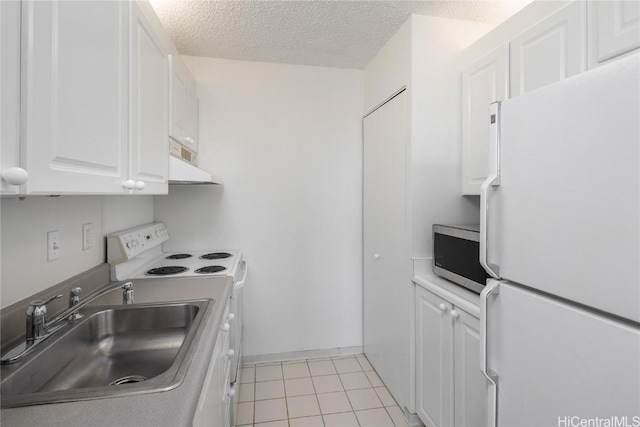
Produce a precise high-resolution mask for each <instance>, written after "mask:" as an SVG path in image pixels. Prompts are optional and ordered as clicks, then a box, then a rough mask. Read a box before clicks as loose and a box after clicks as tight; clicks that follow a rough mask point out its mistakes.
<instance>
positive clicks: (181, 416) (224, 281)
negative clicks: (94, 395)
mask: <svg viewBox="0 0 640 427" xmlns="http://www.w3.org/2000/svg"><path fill="white" fill-rule="evenodd" d="M132 282H133V289H134V292H135V302H136V303H146V302H168V301H183V300H193V299H204V298H210V299H213V300H215V304H214V306H213V309H212V310H209V311H208V313H207V314H206V317H205V318H203V319H202V321H203V322H204V323H205V328H206V329H205V334H204V335H203V336H202V338H201V339H200V340H199V342H196V343H194V344H195V345H196V346H197V347H196V351H195V353H194V356H193V359H192V360H191V363H190V364H189V368H188V369H187V373H186V375H185V378H184V381H183V382H182V384H180V385H179V386H178V387H176V388H175V389H173V390H169V391H164V392H154V393H147V394H139V395H134V396H121V397H111V398H106V399H94V400H84V401H78V402H68V403H55V404H47V405H36V406H29V407H23V408H9V409H2V410H1V411H0V421H1V423H2V424H3V425H6V426H23V425H24V426H35V425H40V426H67V427H68V426H105V427H107V426H108V427H112V426H136V427H140V426H153V427H161V426H167V427H174V426H187V425H191V423H192V421H193V416H194V414H195V411H196V406H197V404H198V399H199V398H200V391H201V389H202V385H203V383H204V380H205V376H206V372H207V368H208V367H209V362H210V360H211V355H212V354H213V348H214V346H215V342H216V337H217V332H218V331H219V330H220V325H221V323H222V316H223V314H224V308H225V305H226V303H227V301H228V299H229V297H230V296H231V289H232V286H233V280H232V279H231V278H226V277H220V278H207V279H204V278H183V279H179V280H171V279H145V280H133V281H132ZM121 302H122V294H121V293H120V292H112V293H110V294H107V295H105V296H104V297H102V298H99V299H97V300H96V301H94V302H92V303H91V305H92V306H94V305H110V304H119V303H121Z"/></svg>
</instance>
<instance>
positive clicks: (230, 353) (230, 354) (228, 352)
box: [227, 348, 236, 357]
mask: <svg viewBox="0 0 640 427" xmlns="http://www.w3.org/2000/svg"><path fill="white" fill-rule="evenodd" d="M234 354H236V351H235V350H234V349H232V348H230V349H229V351H227V356H229V357H233V355H234Z"/></svg>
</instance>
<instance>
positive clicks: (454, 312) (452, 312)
mask: <svg viewBox="0 0 640 427" xmlns="http://www.w3.org/2000/svg"><path fill="white" fill-rule="evenodd" d="M449 316H451V317H452V318H454V319H457V318H458V317H460V313H458V312H457V311H456V310H451V311H450V312H449Z"/></svg>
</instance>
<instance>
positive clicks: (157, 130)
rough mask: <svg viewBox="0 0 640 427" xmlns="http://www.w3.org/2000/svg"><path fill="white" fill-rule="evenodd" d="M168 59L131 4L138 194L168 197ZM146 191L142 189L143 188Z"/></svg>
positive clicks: (134, 161) (133, 152)
mask: <svg viewBox="0 0 640 427" xmlns="http://www.w3.org/2000/svg"><path fill="white" fill-rule="evenodd" d="M168 74H169V69H168V56H167V53H166V52H165V48H164V46H163V44H162V42H161V41H160V39H159V37H158V36H157V35H156V34H155V32H154V30H153V28H152V27H151V24H150V23H149V21H148V20H147V18H146V17H145V16H144V14H143V13H142V11H141V10H140V8H139V6H138V5H137V4H136V3H135V2H131V144H130V149H129V155H130V159H131V160H130V168H129V169H130V171H129V179H131V180H133V181H135V182H136V184H138V183H139V182H142V183H143V185H142V186H139V185H136V190H135V192H136V193H137V194H167V192H168V190H169V186H168V170H169V138H168V137H167V135H168V134H169V126H168V123H169V122H168V119H169V118H168V102H169V82H168ZM140 187H142V189H141V188H140Z"/></svg>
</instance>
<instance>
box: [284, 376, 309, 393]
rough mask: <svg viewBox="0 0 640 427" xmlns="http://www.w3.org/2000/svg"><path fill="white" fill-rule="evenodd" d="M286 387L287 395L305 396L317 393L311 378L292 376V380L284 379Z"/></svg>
mask: <svg viewBox="0 0 640 427" xmlns="http://www.w3.org/2000/svg"><path fill="white" fill-rule="evenodd" d="M284 388H285V391H286V392H287V397H292V396H304V395H307V394H315V393H316V391H315V389H314V388H313V383H312V382H311V378H292V379H290V380H284Z"/></svg>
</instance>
